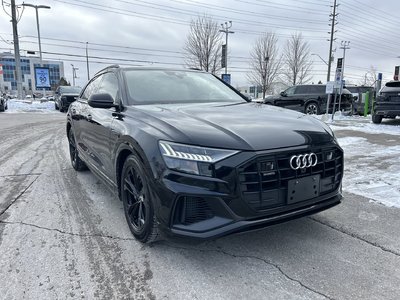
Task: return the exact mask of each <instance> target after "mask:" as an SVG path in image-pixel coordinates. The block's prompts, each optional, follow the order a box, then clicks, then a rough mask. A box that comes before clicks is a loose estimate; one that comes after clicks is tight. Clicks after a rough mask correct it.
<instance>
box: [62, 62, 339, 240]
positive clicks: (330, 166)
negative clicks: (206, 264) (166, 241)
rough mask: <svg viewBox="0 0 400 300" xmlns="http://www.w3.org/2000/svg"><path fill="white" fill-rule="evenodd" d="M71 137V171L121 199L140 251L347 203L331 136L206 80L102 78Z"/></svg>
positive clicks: (86, 96)
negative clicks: (90, 176)
mask: <svg viewBox="0 0 400 300" xmlns="http://www.w3.org/2000/svg"><path fill="white" fill-rule="evenodd" d="M66 133H67V136H68V140H69V151H70V158H71V163H72V166H73V168H74V169H75V170H77V171H80V170H84V169H85V168H86V167H88V168H89V169H90V170H91V171H92V172H93V173H94V174H95V175H96V176H97V177H98V178H100V179H101V180H102V181H103V182H104V184H105V185H106V186H107V187H109V188H110V190H111V191H113V192H114V193H115V194H116V195H118V196H119V198H120V199H121V200H122V202H123V207H124V212H125V217H126V220H127V223H128V225H129V228H130V230H131V232H132V233H133V235H134V236H135V237H136V239H138V240H139V241H141V242H144V243H149V242H152V241H155V240H156V239H157V238H158V237H160V236H164V237H181V238H182V237H186V238H196V239H209V238H216V237H219V236H222V235H226V234H230V233H234V232H239V231H246V230H254V229H259V228H262V227H265V226H267V225H270V224H275V223H277V222H283V221H287V220H290V219H293V218H297V217H301V216H304V215H309V214H313V213H316V212H319V211H321V210H325V209H327V208H330V207H332V206H334V205H336V204H339V203H340V201H341V198H342V196H341V181H342V176H343V150H342V149H341V148H340V146H339V145H338V143H337V140H336V138H335V136H334V134H333V132H332V130H331V129H330V128H329V126H327V125H326V124H325V123H323V122H321V121H319V120H317V119H316V118H313V117H310V116H307V115H304V114H300V113H298V112H294V111H290V110H282V109H280V108H277V107H273V106H266V105H259V104H257V103H252V102H250V101H248V99H246V98H245V97H244V96H243V95H241V94H240V92H238V91H237V90H235V89H234V88H232V87H231V86H229V85H228V84H226V83H224V82H223V81H222V80H221V79H219V78H217V77H215V76H214V75H212V74H209V73H206V72H202V71H193V70H175V69H150V68H120V67H117V66H112V67H109V68H106V69H104V70H102V71H100V72H99V73H97V74H96V75H95V76H94V78H93V79H91V80H90V81H89V82H88V84H87V85H86V87H84V89H83V90H82V92H81V94H80V96H79V98H78V100H77V101H75V102H73V103H72V104H71V106H70V108H69V110H68V113H67V124H66Z"/></svg>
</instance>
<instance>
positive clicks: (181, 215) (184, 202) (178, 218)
mask: <svg viewBox="0 0 400 300" xmlns="http://www.w3.org/2000/svg"><path fill="white" fill-rule="evenodd" d="M212 217H214V214H213V212H212V210H211V207H210V205H209V204H208V203H207V200H206V199H205V198H200V197H188V196H186V197H180V198H179V199H178V203H177V206H176V209H175V218H174V220H175V223H180V224H183V225H190V224H194V223H197V222H201V221H205V220H208V219H211V218H212Z"/></svg>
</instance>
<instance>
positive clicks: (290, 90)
mask: <svg viewBox="0 0 400 300" xmlns="http://www.w3.org/2000/svg"><path fill="white" fill-rule="evenodd" d="M295 89H296V87H295V86H292V87H290V88H288V89H287V90H286V91H285V93H286V95H293V94H294V90H295Z"/></svg>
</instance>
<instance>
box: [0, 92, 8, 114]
mask: <svg viewBox="0 0 400 300" xmlns="http://www.w3.org/2000/svg"><path fill="white" fill-rule="evenodd" d="M7 109H8V99H7V95H6V94H5V93H4V94H2V95H0V111H5V110H7Z"/></svg>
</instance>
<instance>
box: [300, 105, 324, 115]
mask: <svg viewBox="0 0 400 300" xmlns="http://www.w3.org/2000/svg"><path fill="white" fill-rule="evenodd" d="M320 112H321V110H320V108H319V105H318V104H317V103H316V102H309V103H307V105H306V106H305V107H304V113H305V114H307V115H319V114H320Z"/></svg>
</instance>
